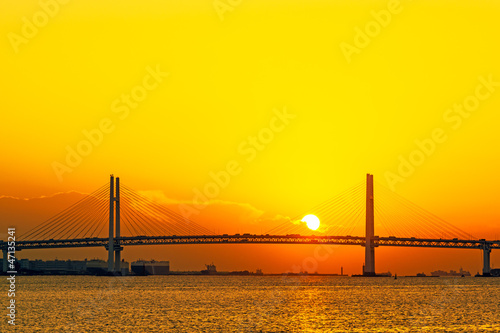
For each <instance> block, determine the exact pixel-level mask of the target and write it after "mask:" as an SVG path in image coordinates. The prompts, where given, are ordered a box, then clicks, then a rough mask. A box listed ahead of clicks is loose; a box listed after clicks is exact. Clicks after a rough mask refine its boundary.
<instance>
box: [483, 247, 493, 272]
mask: <svg viewBox="0 0 500 333" xmlns="http://www.w3.org/2000/svg"><path fill="white" fill-rule="evenodd" d="M490 253H491V248H490V246H489V244H486V243H485V244H484V245H483V276H490V275H491V271H490V269H491V266H490Z"/></svg>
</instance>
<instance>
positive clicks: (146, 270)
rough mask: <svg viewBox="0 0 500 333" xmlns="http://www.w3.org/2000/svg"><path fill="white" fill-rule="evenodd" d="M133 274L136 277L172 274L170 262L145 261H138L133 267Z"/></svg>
mask: <svg viewBox="0 0 500 333" xmlns="http://www.w3.org/2000/svg"><path fill="white" fill-rule="evenodd" d="M131 268H132V272H134V273H135V275H168V274H170V262H169V261H156V260H151V261H145V260H137V261H134V262H133V263H132V265H131Z"/></svg>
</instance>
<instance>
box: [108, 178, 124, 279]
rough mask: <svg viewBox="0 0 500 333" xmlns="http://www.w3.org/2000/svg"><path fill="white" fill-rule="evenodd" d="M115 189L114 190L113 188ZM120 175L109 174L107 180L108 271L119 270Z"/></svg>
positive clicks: (121, 248)
mask: <svg viewBox="0 0 500 333" xmlns="http://www.w3.org/2000/svg"><path fill="white" fill-rule="evenodd" d="M115 186H116V187H115ZM115 189H116V190H115ZM119 238H120V177H116V180H115V177H114V176H113V175H111V176H110V180H109V240H108V244H107V250H108V273H120V272H121V261H122V260H121V251H122V250H123V247H122V246H120V241H119V240H116V239H119ZM115 240H116V242H115Z"/></svg>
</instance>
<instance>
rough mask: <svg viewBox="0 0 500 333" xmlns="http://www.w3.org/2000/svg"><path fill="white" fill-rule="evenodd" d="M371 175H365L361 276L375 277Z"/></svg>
mask: <svg viewBox="0 0 500 333" xmlns="http://www.w3.org/2000/svg"><path fill="white" fill-rule="evenodd" d="M373 201H374V197H373V175H370V174H367V175H366V233H365V235H366V240H365V266H364V270H363V275H366V276H374V275H375V246H374V244H373V236H374V235H375V213H374V206H373Z"/></svg>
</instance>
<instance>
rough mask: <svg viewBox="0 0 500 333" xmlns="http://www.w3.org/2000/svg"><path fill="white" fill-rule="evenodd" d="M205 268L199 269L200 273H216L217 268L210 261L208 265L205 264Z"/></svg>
mask: <svg viewBox="0 0 500 333" xmlns="http://www.w3.org/2000/svg"><path fill="white" fill-rule="evenodd" d="M205 267H206V268H207V269H204V270H202V271H201V274H205V275H215V274H217V268H216V267H215V265H214V263H211V264H209V265H205Z"/></svg>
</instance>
